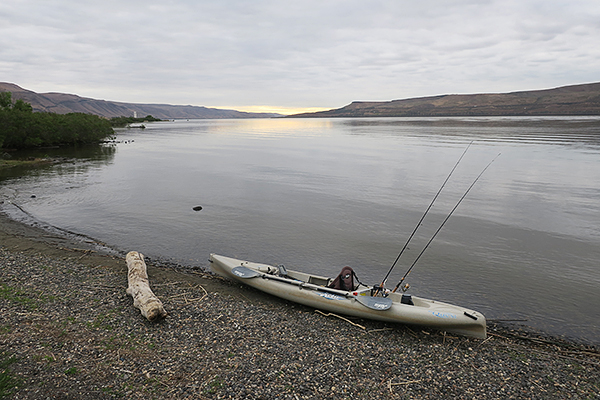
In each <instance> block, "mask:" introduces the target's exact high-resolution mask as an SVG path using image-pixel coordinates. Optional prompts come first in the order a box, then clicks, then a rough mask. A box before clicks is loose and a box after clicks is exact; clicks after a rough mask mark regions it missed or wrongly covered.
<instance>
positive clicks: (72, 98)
mask: <svg viewBox="0 0 600 400" xmlns="http://www.w3.org/2000/svg"><path fill="white" fill-rule="evenodd" d="M0 91H2V92H12V97H13V99H14V100H23V101H25V102H27V103H30V104H31V106H32V107H33V111H35V112H53V113H57V114H67V113H72V112H81V113H86V114H94V115H100V116H102V117H106V118H112V117H122V116H125V117H130V116H133V113H134V111H135V112H136V113H137V115H138V117H145V116H146V115H152V116H153V117H156V118H160V119H172V118H190V119H195V118H199V119H220V118H270V117H276V116H280V115H279V114H268V113H247V112H241V111H235V110H221V109H217V108H207V107H197V106H178V105H170V104H137V103H120V102H115V101H106V100H96V99H90V98H86V97H80V96H77V95H74V94H64V93H35V92H33V91H31V90H27V89H23V88H21V87H19V86H17V85H15V84H12V83H3V82H0Z"/></svg>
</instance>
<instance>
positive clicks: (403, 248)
mask: <svg viewBox="0 0 600 400" xmlns="http://www.w3.org/2000/svg"><path fill="white" fill-rule="evenodd" d="M472 144H473V142H470V143H469V145H468V146H467V147H466V148H465V150H464V151H463V153H462V154H461V156H460V158H459V159H458V161H457V162H456V164H455V165H454V167H453V168H452V170H451V171H450V173H449V174H448V176H447V177H446V179H445V180H444V183H443V184H442V186H441V187H440V189H439V190H438V191H437V193H436V194H435V196H434V197H433V200H432V201H431V203H430V204H429V206H428V207H427V209H426V210H425V212H424V213H423V215H422V216H421V219H420V220H419V222H418V223H417V225H416V226H415V229H414V230H413V231H412V233H411V234H410V236H409V237H408V240H407V241H406V243H405V244H404V246H403V247H402V250H401V251H400V253H399V254H398V257H396V260H395V261H394V263H393V264H392V266H391V267H390V269H389V271H388V272H387V274H386V275H385V277H384V278H383V280H382V281H381V284H380V285H379V286H378V287H375V288H374V289H376V292H375V295H377V293H379V291H381V290H383V288H384V285H385V283H386V281H387V279H388V277H389V275H390V274H391V272H392V271H393V269H394V267H395V266H396V264H397V263H398V261H399V260H400V257H401V256H402V254H404V251H405V250H406V249H407V248H408V244H409V243H410V241H411V240H412V238H413V237H414V235H415V233H416V232H417V230H418V229H419V227H420V226H421V224H422V223H423V220H424V219H425V217H426V216H427V214H428V213H429V211H430V210H431V208H432V207H433V204H434V203H435V201H436V200H437V198H438V197H439V195H440V193H441V192H442V190H443V189H444V187H445V186H446V183H447V182H448V180H449V179H450V177H451V176H452V174H453V173H454V171H455V170H456V168H457V167H458V165H459V164H460V162H461V160H462V159H463V157H464V156H465V154H466V153H467V150H469V147H471V145H472ZM498 156H500V154H498V155H497V156H496V157H495V158H494V159H493V160H492V161H491V162H490V163H489V164H488V165H487V166H486V167H485V168H484V169H483V171H482V172H481V173H480V174H479V175H478V176H477V178H476V179H475V181H474V182H473V183H472V184H471V186H470V187H469V188H468V189H467V191H466V192H465V194H464V195H463V196H462V197H461V198H460V200H459V201H458V203H457V204H456V205H455V206H454V208H453V209H452V211H451V212H450V214H448V216H447V217H446V219H445V220H444V221H443V222H442V224H441V225H440V227H439V228H438V230H437V231H436V232H435V234H434V235H433V236H432V237H431V239H430V240H429V242H428V243H427V244H426V245H425V248H424V249H423V250H422V251H421V253H420V254H419V255H418V256H417V258H416V260H415V261H414V262H413V264H412V265H411V266H410V268H409V269H408V271H406V273H405V274H404V276H403V277H402V279H401V280H400V282H398V284H397V285H396V287H395V288H394V290H393V292H395V291H396V290H397V289H398V287H399V286H400V285H401V284H402V282H403V281H404V279H406V277H407V276H408V274H409V273H410V272H411V271H412V269H413V267H414V266H415V264H416V263H417V261H418V260H419V258H421V256H422V255H423V253H424V252H425V250H427V247H429V245H430V244H431V242H432V241H433V239H434V238H435V237H436V235H437V234H438V233H439V232H440V230H441V229H442V227H443V226H444V225H445V224H446V222H447V221H448V219H449V218H450V216H451V215H452V214H453V213H454V211H455V210H456V208H458V206H459V205H460V203H461V202H462V201H463V200H464V198H465V197H466V196H467V194H468V193H469V191H470V190H471V189H472V188H473V186H474V185H475V183H476V182H477V181H478V180H479V178H480V177H481V176H482V175H483V173H484V172H485V171H486V170H487V169H488V168H489V166H490V165H491V164H492V163H493V162H494V161H495V160H496V158H498ZM393 292H392V293H393Z"/></svg>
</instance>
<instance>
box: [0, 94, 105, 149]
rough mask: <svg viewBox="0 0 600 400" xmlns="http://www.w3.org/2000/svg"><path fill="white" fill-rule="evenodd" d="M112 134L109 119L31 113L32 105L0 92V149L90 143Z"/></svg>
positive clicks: (84, 115) (89, 115)
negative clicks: (14, 100)
mask: <svg viewBox="0 0 600 400" xmlns="http://www.w3.org/2000/svg"><path fill="white" fill-rule="evenodd" d="M113 135H114V130H113V129H112V126H111V123H110V121H108V120H106V119H103V118H100V117H99V116H97V115H91V114H84V113H70V114H54V113H37V112H36V113H34V112H33V108H32V107H31V104H29V103H26V102H24V101H23V100H17V101H16V102H14V103H13V101H12V94H11V93H10V92H0V148H12V149H23V148H28V147H46V146H60V145H80V144H90V143H98V142H100V141H102V140H105V139H107V138H109V137H111V136H113Z"/></svg>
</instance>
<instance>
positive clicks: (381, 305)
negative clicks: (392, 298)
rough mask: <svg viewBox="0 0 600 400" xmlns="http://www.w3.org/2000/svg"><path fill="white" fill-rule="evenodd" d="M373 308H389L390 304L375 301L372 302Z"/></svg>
mask: <svg viewBox="0 0 600 400" xmlns="http://www.w3.org/2000/svg"><path fill="white" fill-rule="evenodd" d="M371 307H372V308H377V309H379V310H387V309H388V308H390V306H389V304H386V303H373V304H371Z"/></svg>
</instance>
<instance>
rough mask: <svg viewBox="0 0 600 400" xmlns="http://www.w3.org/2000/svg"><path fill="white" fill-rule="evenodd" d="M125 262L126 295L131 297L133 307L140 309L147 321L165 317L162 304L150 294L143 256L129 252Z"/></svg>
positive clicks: (165, 313)
mask: <svg viewBox="0 0 600 400" xmlns="http://www.w3.org/2000/svg"><path fill="white" fill-rule="evenodd" d="M125 260H126V261H127V269H128V270H129V272H128V273H127V280H128V282H129V287H128V288H127V291H126V292H127V294H128V295H130V296H131V297H133V306H134V307H137V308H139V309H140V311H141V313H142V315H143V316H144V317H146V318H147V319H148V320H149V321H153V320H155V319H157V318H164V317H166V316H167V312H166V311H165V309H164V307H163V304H162V302H161V301H160V300H159V299H158V297H156V296H155V295H154V293H152V290H151V289H150V282H149V281H148V273H147V272H146V263H145V262H144V255H143V254H141V253H138V252H137V251H130V252H129V253H127V257H125Z"/></svg>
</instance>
